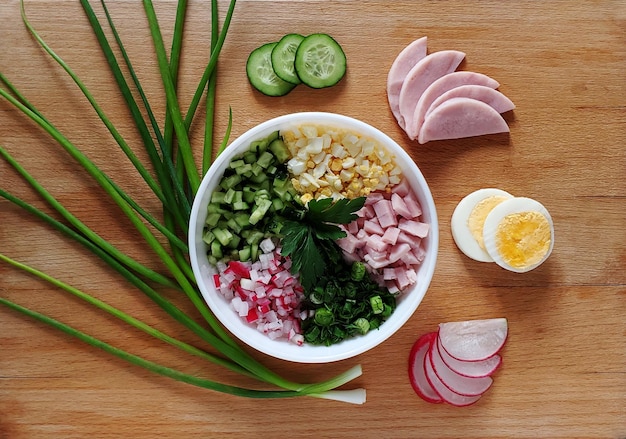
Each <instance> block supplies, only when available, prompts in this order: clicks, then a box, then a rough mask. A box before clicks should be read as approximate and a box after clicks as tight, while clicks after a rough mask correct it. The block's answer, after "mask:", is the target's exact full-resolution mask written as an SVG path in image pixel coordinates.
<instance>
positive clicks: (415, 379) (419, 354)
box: [409, 332, 443, 404]
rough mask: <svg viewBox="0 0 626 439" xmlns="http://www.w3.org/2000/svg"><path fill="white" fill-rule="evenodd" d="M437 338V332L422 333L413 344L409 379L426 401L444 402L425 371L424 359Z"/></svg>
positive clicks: (416, 391) (414, 388) (410, 355)
mask: <svg viewBox="0 0 626 439" xmlns="http://www.w3.org/2000/svg"><path fill="white" fill-rule="evenodd" d="M436 339H437V333H436V332H430V333H428V334H424V335H422V336H421V337H420V338H418V339H417V342H415V344H414V345H413V348H412V349H411V353H410V354H409V379H410V382H411V386H412V387H413V390H415V393H417V394H418V395H419V397H420V398H422V399H423V400H424V401H427V402H432V403H435V404H438V403H441V402H443V400H442V399H441V398H440V397H439V395H438V394H437V392H435V390H434V389H433V388H432V386H431V385H430V383H429V382H428V379H426V374H425V371H424V360H425V358H426V353H427V352H428V350H429V348H430V346H431V344H432V343H433V342H434V341H435V340H436Z"/></svg>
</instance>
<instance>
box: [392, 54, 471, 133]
mask: <svg viewBox="0 0 626 439" xmlns="http://www.w3.org/2000/svg"><path fill="white" fill-rule="evenodd" d="M464 58H465V53H463V52H459V51H457V50H442V51H439V52H433V53H431V54H429V55H426V56H425V57H424V58H422V59H421V60H420V61H419V62H418V63H417V64H415V66H414V67H413V68H412V69H411V70H410V71H409V73H407V75H406V78H405V79H404V82H403V83H402V88H401V89H400V98H399V106H400V120H399V121H398V123H399V124H400V126H401V127H402V129H404V130H406V129H407V128H408V127H410V126H411V125H412V123H413V116H414V115H415V107H416V105H417V101H418V100H419V98H420V96H422V93H424V91H425V90H426V88H428V86H429V85H430V84H432V83H433V82H434V81H435V80H437V79H439V78H441V77H442V76H443V75H447V74H448V73H452V72H454V71H455V70H456V68H457V67H458V66H459V64H461V61H463V59H464ZM407 134H409V137H411V133H407ZM415 135H417V133H415ZM412 138H415V136H413V137H412Z"/></svg>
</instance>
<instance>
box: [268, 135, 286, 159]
mask: <svg viewBox="0 0 626 439" xmlns="http://www.w3.org/2000/svg"><path fill="white" fill-rule="evenodd" d="M269 149H270V151H272V152H273V153H274V156H276V160H278V163H285V162H286V161H287V160H289V158H290V157H291V153H290V152H289V148H287V145H285V142H283V139H276V140H273V141H272V143H270V144H269Z"/></svg>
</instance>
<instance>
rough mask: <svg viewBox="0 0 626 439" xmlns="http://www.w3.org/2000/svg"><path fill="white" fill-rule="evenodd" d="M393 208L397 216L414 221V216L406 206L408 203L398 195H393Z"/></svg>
mask: <svg viewBox="0 0 626 439" xmlns="http://www.w3.org/2000/svg"><path fill="white" fill-rule="evenodd" d="M391 207H392V208H393V210H394V211H395V212H396V214H398V215H400V216H401V217H403V218H406V219H413V215H411V212H410V211H409V208H408V207H407V206H406V203H405V202H404V200H403V199H402V197H401V196H400V195H398V194H396V193H393V194H391Z"/></svg>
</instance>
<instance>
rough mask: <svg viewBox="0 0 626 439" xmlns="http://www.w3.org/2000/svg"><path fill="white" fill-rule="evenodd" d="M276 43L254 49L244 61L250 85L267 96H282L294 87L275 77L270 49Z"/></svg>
mask: <svg viewBox="0 0 626 439" xmlns="http://www.w3.org/2000/svg"><path fill="white" fill-rule="evenodd" d="M276 44H277V43H275V42H274V43H267V44H264V45H262V46H261V47H258V48H256V49H254V50H253V51H252V52H251V53H250V56H248V60H247V61H246V75H247V76H248V81H250V84H251V85H252V86H253V87H254V88H255V89H257V90H258V91H260V92H261V93H263V94H264V95H267V96H284V95H286V94H287V93H289V92H290V91H291V90H293V88H294V87H295V86H296V85H295V84H291V83H289V82H287V81H284V80H282V79H280V78H279V77H278V76H276V73H275V72H274V69H273V68H272V49H274V47H275V46H276Z"/></svg>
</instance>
